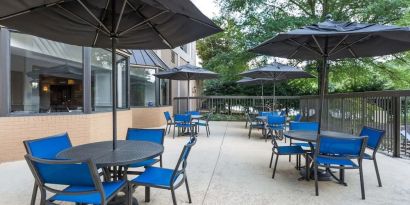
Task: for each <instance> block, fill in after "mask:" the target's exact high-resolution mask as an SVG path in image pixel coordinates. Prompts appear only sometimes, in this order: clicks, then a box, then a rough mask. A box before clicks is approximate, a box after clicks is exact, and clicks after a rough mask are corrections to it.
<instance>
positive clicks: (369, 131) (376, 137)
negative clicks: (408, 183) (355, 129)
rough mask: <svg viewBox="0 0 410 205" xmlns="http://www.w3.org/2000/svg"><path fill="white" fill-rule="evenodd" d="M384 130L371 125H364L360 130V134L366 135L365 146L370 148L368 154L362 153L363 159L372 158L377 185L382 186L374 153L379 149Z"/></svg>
mask: <svg viewBox="0 0 410 205" xmlns="http://www.w3.org/2000/svg"><path fill="white" fill-rule="evenodd" d="M385 133H386V132H385V131H384V130H379V129H375V128H371V127H366V126H364V127H363V128H362V131H361V132H360V136H367V137H368V140H367V146H366V147H367V148H368V149H370V150H372V152H373V153H372V154H371V155H369V154H367V153H364V157H363V158H364V159H367V160H373V163H374V169H375V170H376V176H377V182H378V183H379V187H382V181H381V179H380V174H379V168H378V166H377V161H376V153H377V150H378V149H379V146H380V144H381V142H382V139H383V137H384V135H385Z"/></svg>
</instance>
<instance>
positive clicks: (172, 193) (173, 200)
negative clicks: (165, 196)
mask: <svg viewBox="0 0 410 205" xmlns="http://www.w3.org/2000/svg"><path fill="white" fill-rule="evenodd" d="M171 195H172V203H173V204H174V205H177V199H176V197H175V191H174V189H171Z"/></svg>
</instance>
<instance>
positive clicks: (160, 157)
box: [159, 155, 162, 168]
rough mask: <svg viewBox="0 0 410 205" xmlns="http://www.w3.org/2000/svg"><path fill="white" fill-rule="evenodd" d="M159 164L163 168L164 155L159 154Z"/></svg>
mask: <svg viewBox="0 0 410 205" xmlns="http://www.w3.org/2000/svg"><path fill="white" fill-rule="evenodd" d="M159 166H160V167H161V168H162V155H159Z"/></svg>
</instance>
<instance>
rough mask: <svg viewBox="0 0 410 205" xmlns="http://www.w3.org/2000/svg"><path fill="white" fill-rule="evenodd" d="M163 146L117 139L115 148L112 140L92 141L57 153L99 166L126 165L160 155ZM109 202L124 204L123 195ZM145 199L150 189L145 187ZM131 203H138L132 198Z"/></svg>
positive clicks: (147, 199) (148, 196)
mask: <svg viewBox="0 0 410 205" xmlns="http://www.w3.org/2000/svg"><path fill="white" fill-rule="evenodd" d="M163 152H164V146H162V145H160V144H156V143H152V142H147V141H132V140H118V141H117V149H115V150H113V149H112V141H104V142H94V143H90V144H83V145H79V146H75V147H72V148H68V149H66V150H63V151H61V152H60V153H58V154H57V158H60V159H75V160H86V159H92V160H93V162H94V163H95V164H96V166H97V167H99V168H107V167H118V166H127V165H129V164H134V163H137V162H142V161H145V160H148V159H152V158H154V157H157V156H159V155H161V154H162V153H163ZM118 198H119V199H117V200H113V201H112V203H109V204H124V200H125V198H124V197H118ZM145 201H146V202H149V201H150V189H149V187H145ZM133 204H138V202H137V200H136V199H134V200H133Z"/></svg>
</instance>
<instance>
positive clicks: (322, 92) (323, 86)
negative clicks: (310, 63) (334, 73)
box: [318, 56, 328, 134]
mask: <svg viewBox="0 0 410 205" xmlns="http://www.w3.org/2000/svg"><path fill="white" fill-rule="evenodd" d="M327 64H328V58H327V56H323V65H322V69H321V70H320V93H319V95H320V99H319V106H320V107H319V112H318V117H319V130H318V134H320V130H321V129H322V124H323V118H322V113H323V110H324V107H325V106H324V104H325V91H326V89H327V88H326V79H327V75H326V73H327V66H328V65H327Z"/></svg>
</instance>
